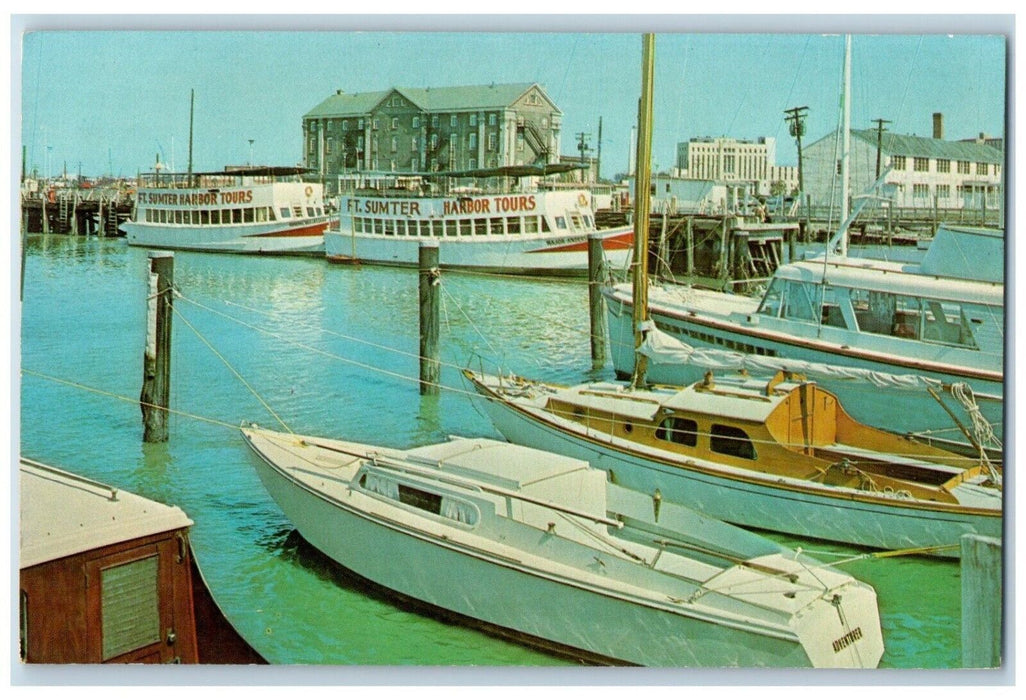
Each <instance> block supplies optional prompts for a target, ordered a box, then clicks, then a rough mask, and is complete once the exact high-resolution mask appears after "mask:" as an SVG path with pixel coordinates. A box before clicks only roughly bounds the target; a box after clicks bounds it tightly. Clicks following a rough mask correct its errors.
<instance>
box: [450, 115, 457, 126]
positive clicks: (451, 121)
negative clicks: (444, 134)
mask: <svg viewBox="0 0 1026 700" xmlns="http://www.w3.org/2000/svg"><path fill="white" fill-rule="evenodd" d="M449 126H450V127H451V128H453V129H455V128H456V115H455V114H453V115H450V116H449Z"/></svg>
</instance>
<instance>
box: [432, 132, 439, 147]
mask: <svg viewBox="0 0 1026 700" xmlns="http://www.w3.org/2000/svg"><path fill="white" fill-rule="evenodd" d="M436 148H438V134H431V150H434V149H436Z"/></svg>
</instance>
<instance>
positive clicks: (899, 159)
mask: <svg viewBox="0 0 1026 700" xmlns="http://www.w3.org/2000/svg"><path fill="white" fill-rule="evenodd" d="M891 167H892V168H894V169H895V170H904V169H905V156H892V157H891Z"/></svg>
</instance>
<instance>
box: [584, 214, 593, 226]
mask: <svg viewBox="0 0 1026 700" xmlns="http://www.w3.org/2000/svg"><path fill="white" fill-rule="evenodd" d="M584 225H585V226H587V227H588V228H589V229H592V228H595V226H594V224H593V222H592V220H591V217H590V216H588V215H587V214H585V215H584Z"/></svg>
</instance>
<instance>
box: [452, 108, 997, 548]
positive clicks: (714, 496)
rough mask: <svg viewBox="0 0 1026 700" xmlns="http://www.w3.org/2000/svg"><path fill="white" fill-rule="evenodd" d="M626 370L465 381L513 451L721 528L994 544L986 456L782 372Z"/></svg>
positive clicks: (644, 190)
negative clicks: (886, 427) (679, 507)
mask: <svg viewBox="0 0 1026 700" xmlns="http://www.w3.org/2000/svg"><path fill="white" fill-rule="evenodd" d="M644 94H645V93H644V90H643V95H644ZM649 99H650V97H649ZM642 104H643V106H644V105H645V104H646V101H645V99H644V98H643V100H642ZM647 104H648V105H650V104H651V102H650V101H649V102H648V103H647ZM645 114H646V113H645V112H644V111H643V115H645ZM650 114H651V112H650V106H649V111H648V112H647V115H650ZM649 122H650V116H648V117H645V116H643V118H642V119H641V124H642V128H641V129H639V136H638V142H639V148H638V153H639V162H641V163H647V162H648V161H647V157H648V154H649V153H650V147H651V146H650V144H651V142H650V140H647V133H648V132H649ZM642 158H644V160H642ZM644 170H645V168H639V176H638V179H637V186H638V190H637V193H636V196H637V202H638V205H637V210H638V213H639V215H638V221H637V229H636V233H637V240H636V249H635V255H634V265H633V269H634V273H635V278H634V289H633V296H634V298H635V299H640V300H642V301H641V303H639V304H637V305H635V306H634V307H633V309H632V311H633V318H632V325H633V328H634V329H635V331H634V335H635V347H636V348H640V347H641V346H642V344H643V337H642V336H643V335H644V328H645V325H646V323H647V321H648V319H647V318H646V311H647V309H648V308H649V306H648V304H647V303H645V301H644V300H645V297H646V295H647V293H648V291H649V290H648V286H647V284H646V270H645V262H646V259H647V256H646V255H644V254H643V252H644V251H645V250H646V249H647V237H648V225H647V218H646V217H645V216H644V212H646V211H647V209H648V202H647V196H648V192H649V188H648V185H647V182H646V181H645V177H644V175H643V171H644ZM633 371H634V373H633V377H632V380H631V382H630V383H613V382H592V383H589V384H585V385H580V386H574V387H565V386H558V385H554V384H549V383H544V382H537V381H530V380H525V379H522V378H520V377H515V376H503V375H486V374H484V373H478V372H471V371H469V370H468V371H465V372H464V375H465V376H466V377H467V379H468V380H469V381H470V382H471V384H472V385H473V387H474V389H475V390H476V391H477V392H478V393H479V394H481V395H482V396H483V397H485V399H486V400H485V401H484V402H483V403H484V410H485V412H486V413H487V414H488V416H489V417H490V418H491V420H492V422H493V423H494V424H495V426H496V428H497V429H498V430H499V432H500V433H502V434H503V435H504V436H505V437H506V438H507V439H509V440H510V441H512V442H515V443H519V444H524V445H529V446H531V447H536V448H538V449H544V450H549V451H552V452H557V453H560V454H565V455H568V456H572V457H576V458H579V459H585V460H587V461H589V462H590V463H591V465H592V466H593V467H598V468H601V469H604V470H606V471H608V472H610V474H611V477H612V478H613V479H614V480H615V482H616V483H619V484H623V485H625V486H627V487H629V488H633V489H637V490H640V491H642V492H644V493H649V494H660V495H661V497H662V498H665V499H667V500H669V501H673V502H677V503H681V504H683V505H686V506H688V507H692V508H695V509H696V510H699V511H701V512H704V513H706V514H709V515H711V516H713V517H715V518H719V519H723V520H726V521H728V522H732V523H735V524H739V525H743V526H750V527H756V528H762V529H768V530H775V531H779V532H786V533H792V534H797V535H802V536H806V537H813V538H819V539H826V540H834V541H840V542H847V543H853V544H857V545H863V546H869V547H878V548H885V549H905V548H912V549H919V550H929V551H931V552H933V553H937V554H941V555H947V556H957V555H958V548H957V543H958V540H959V538H960V537H961V536H962V535H963V534H966V533H978V534H984V535H988V536H994V537H1000V535H1001V527H1002V490H1001V475H1000V473H999V472H998V470H997V468H996V467H994V466H993V465H990V464H989V462H987V461H986V456H985V455H981V456H979V457H978V460H980V461H973V460H968V459H966V458H964V457H961V456H959V455H956V454H953V453H950V452H947V451H945V450H941V449H938V448H934V447H930V446H928V445H924V444H921V443H919V442H917V441H914V440H912V439H909V438H906V437H903V436H898V435H895V434H894V433H891V432H887V431H882V430H877V429H874V428H871V427H869V426H866V425H863V424H861V423H859V422H858V421H855V420H853V419H852V418H851V417H850V416H848V414H847V413H846V411H845V410H844V408H843V406H842V404H841V402H839V401H838V399H837V397H836V396H834V395H833V394H831V393H830V392H828V391H826V390H823V389H822V388H820V387H818V386H817V385H816V384H813V383H811V382H808V381H803V380H801V379H798V378H795V377H793V376H791V375H788V374H785V373H778V375H777V376H775V377H773V378H771V379H768V380H761V381H759V380H753V379H752V378H751V377H749V376H746V375H739V376H734V377H730V378H717V379H713V378H712V377H711V376H710V377H708V378H706V379H705V380H704V381H703V382H700V383H697V384H695V385H694V386H690V387H685V388H683V389H681V388H679V387H678V388H672V387H651V386H649V385H648V384H647V379H646V372H647V371H648V358H647V357H646V356H645V355H644V354H641V353H638V355H637V357H636V358H635V361H634V362H633Z"/></svg>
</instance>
